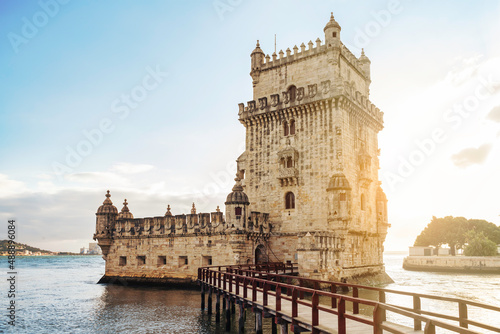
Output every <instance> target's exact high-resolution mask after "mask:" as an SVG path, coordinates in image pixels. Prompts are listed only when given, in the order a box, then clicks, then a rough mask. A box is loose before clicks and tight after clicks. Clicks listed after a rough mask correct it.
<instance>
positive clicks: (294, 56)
mask: <svg viewBox="0 0 500 334" xmlns="http://www.w3.org/2000/svg"><path fill="white" fill-rule="evenodd" d="M322 43H323V44H322ZM307 45H308V48H307V49H306V45H305V44H304V43H302V44H301V45H300V50H299V48H298V47H297V45H295V46H294V47H293V53H292V50H290V48H287V49H286V51H285V52H283V50H280V51H279V52H278V54H276V52H273V54H272V56H269V54H267V55H266V56H265V57H264V62H263V63H262V66H261V71H267V70H272V69H276V68H277V67H280V66H284V65H287V64H289V63H291V62H295V61H299V60H304V59H306V58H309V57H314V56H318V55H320V54H325V53H326V52H327V51H329V50H330V49H329V48H328V47H327V45H326V44H325V43H324V42H323V41H322V40H321V39H320V38H319V37H318V38H317V39H316V43H313V42H312V41H309V42H308V43H307ZM340 46H341V49H340V55H341V56H342V57H344V58H345V59H346V60H347V61H348V62H349V63H350V64H351V65H352V66H353V67H354V68H355V69H356V70H357V71H358V72H359V73H360V74H361V75H363V76H365V77H366V78H367V79H369V75H367V73H366V72H365V70H364V69H363V66H362V63H361V61H360V59H359V58H358V57H356V56H355V55H354V54H353V53H352V52H351V51H350V50H349V49H348V48H347V47H346V46H345V45H344V43H342V42H340Z"/></svg>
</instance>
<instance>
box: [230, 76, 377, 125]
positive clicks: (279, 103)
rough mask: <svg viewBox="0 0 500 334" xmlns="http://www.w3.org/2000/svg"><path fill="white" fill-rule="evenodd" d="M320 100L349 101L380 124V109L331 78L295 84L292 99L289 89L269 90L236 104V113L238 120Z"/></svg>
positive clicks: (345, 83)
mask: <svg viewBox="0 0 500 334" xmlns="http://www.w3.org/2000/svg"><path fill="white" fill-rule="evenodd" d="M322 100H333V101H335V102H341V103H345V101H350V102H351V103H352V104H353V105H354V106H356V107H357V108H359V109H360V110H362V111H363V112H364V113H365V114H366V115H367V116H369V117H371V118H372V119H373V120H374V121H375V122H377V123H378V124H380V125H382V124H383V122H384V119H383V116H384V113H383V112H382V111H380V109H379V108H377V107H376V106H375V105H374V104H373V103H371V101H370V100H369V99H368V97H366V96H365V95H363V94H362V93H361V92H360V91H357V90H356V91H355V90H354V89H353V86H352V85H351V84H350V83H349V82H348V81H344V82H343V83H338V84H332V82H331V80H325V81H322V82H319V83H315V84H310V85H307V87H297V88H296V98H295V101H291V99H290V92H282V93H281V94H272V95H270V96H264V97H259V98H258V99H257V100H252V101H248V102H247V104H246V105H245V104H244V103H240V104H238V107H239V109H238V115H239V118H240V121H241V122H244V121H245V120H246V119H250V118H252V117H255V116H258V115H262V114H267V113H273V112H277V111H280V110H283V109H287V108H292V107H299V106H303V105H304V106H305V105H307V104H313V103H314V102H318V101H322Z"/></svg>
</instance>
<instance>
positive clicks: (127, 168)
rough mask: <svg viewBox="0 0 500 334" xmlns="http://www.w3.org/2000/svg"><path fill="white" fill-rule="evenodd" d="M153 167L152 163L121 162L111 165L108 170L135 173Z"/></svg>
mask: <svg viewBox="0 0 500 334" xmlns="http://www.w3.org/2000/svg"><path fill="white" fill-rule="evenodd" d="M153 168H154V166H153V165H146V164H131V163H127V162H121V163H118V164H115V165H113V166H112V167H111V168H110V169H109V170H110V171H111V172H117V173H121V174H137V173H144V172H147V171H150V170H152V169H153Z"/></svg>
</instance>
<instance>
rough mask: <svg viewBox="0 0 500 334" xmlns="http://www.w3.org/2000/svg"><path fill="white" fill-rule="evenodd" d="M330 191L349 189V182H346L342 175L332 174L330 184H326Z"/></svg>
mask: <svg viewBox="0 0 500 334" xmlns="http://www.w3.org/2000/svg"><path fill="white" fill-rule="evenodd" d="M330 189H346V190H350V189H351V186H350V185H349V181H347V179H346V177H345V175H344V173H340V172H339V173H335V174H333V176H332V178H331V179H330V183H329V184H328V190H330Z"/></svg>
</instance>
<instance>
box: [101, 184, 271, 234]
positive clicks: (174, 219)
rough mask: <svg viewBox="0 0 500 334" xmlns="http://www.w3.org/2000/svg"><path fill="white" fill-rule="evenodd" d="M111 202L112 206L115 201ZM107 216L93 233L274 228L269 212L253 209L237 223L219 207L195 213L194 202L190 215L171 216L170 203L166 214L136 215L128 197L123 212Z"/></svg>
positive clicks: (258, 230)
mask: <svg viewBox="0 0 500 334" xmlns="http://www.w3.org/2000/svg"><path fill="white" fill-rule="evenodd" d="M108 195H109V193H108ZM108 205H112V203H111V204H108ZM125 213H126V214H125ZM106 218H108V221H107V222H106V223H105V224H104V225H103V226H104V227H106V228H104V229H103V230H102V231H100V232H101V233H96V234H95V235H94V238H95V239H99V238H111V239H116V238H123V237H132V238H134V237H154V236H158V237H175V236H185V235H193V234H194V235H212V234H227V233H236V234H238V233H255V232H257V233H269V232H270V231H271V229H272V227H271V224H270V222H269V214H268V213H261V212H256V211H253V212H251V213H250V215H249V216H248V220H247V221H246V222H244V224H240V226H235V225H234V224H232V223H230V222H226V220H225V217H224V215H223V213H222V212H221V210H220V209H219V207H217V210H216V211H215V212H210V213H196V207H195V204H194V203H193V208H192V209H191V213H190V214H178V215H172V213H171V212H170V205H169V206H168V209H167V213H166V214H165V216H157V217H144V218H134V217H133V215H132V214H131V213H130V211H129V209H128V203H127V201H126V200H125V202H124V207H123V209H122V211H121V212H120V214H117V213H115V214H113V215H112V216H110V217H106Z"/></svg>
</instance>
